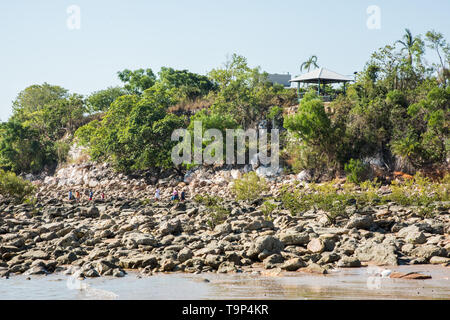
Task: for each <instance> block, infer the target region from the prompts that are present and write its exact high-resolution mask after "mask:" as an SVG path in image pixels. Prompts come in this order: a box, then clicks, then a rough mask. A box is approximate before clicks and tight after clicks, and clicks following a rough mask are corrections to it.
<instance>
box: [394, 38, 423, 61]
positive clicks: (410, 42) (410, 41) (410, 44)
mask: <svg viewBox="0 0 450 320" xmlns="http://www.w3.org/2000/svg"><path fill="white" fill-rule="evenodd" d="M417 41H418V39H417V38H414V37H413V35H412V34H411V31H410V30H409V29H405V34H404V35H403V40H397V41H396V42H395V43H396V44H397V43H399V44H401V45H402V46H403V48H402V49H401V51H402V52H403V51H405V50H406V51H408V63H409V64H410V65H412V56H413V51H414V45H415V44H416V42H417Z"/></svg>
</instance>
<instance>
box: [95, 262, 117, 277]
mask: <svg viewBox="0 0 450 320" xmlns="http://www.w3.org/2000/svg"><path fill="white" fill-rule="evenodd" d="M115 268H117V266H115V265H114V264H113V263H111V262H109V261H107V260H101V261H99V262H97V265H96V267H95V270H97V272H98V273H99V274H100V275H105V274H106V273H107V272H108V271H111V274H112V270H113V269H115Z"/></svg>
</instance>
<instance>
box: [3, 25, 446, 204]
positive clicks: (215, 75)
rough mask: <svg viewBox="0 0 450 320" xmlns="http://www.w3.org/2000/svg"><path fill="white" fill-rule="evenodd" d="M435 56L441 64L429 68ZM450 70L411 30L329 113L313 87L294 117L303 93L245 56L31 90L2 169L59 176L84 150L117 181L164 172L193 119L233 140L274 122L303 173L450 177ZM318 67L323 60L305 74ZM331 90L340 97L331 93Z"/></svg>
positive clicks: (7, 127) (17, 110) (11, 123)
mask: <svg viewBox="0 0 450 320" xmlns="http://www.w3.org/2000/svg"><path fill="white" fill-rule="evenodd" d="M427 48H428V49H430V50H431V52H429V53H430V55H429V56H433V54H434V55H435V56H436V58H437V59H436V61H437V63H433V64H428V63H426V62H425V58H424V57H425V53H426V49H427ZM427 58H428V55H427ZM449 63H450V46H449V45H448V44H447V43H446V41H445V39H444V37H443V36H442V35H441V34H439V33H437V32H434V31H430V32H428V33H427V34H426V35H425V36H415V37H414V36H413V35H412V34H411V32H410V31H409V30H407V31H406V33H405V35H404V37H403V38H402V39H401V40H399V41H397V42H396V43H394V44H391V45H387V46H385V47H384V48H381V49H379V50H378V51H377V52H375V53H374V54H373V55H372V56H371V58H370V60H369V61H368V63H367V65H366V66H365V68H364V70H363V71H361V72H360V73H359V74H358V75H357V79H356V82H355V83H354V84H352V85H351V86H350V87H349V88H348V90H347V92H346V94H341V95H339V97H338V98H337V99H336V100H335V101H333V102H331V103H324V102H323V101H322V99H321V98H320V97H318V96H317V95H316V94H315V92H314V87H310V89H312V90H311V91H309V92H307V93H306V94H305V95H304V97H303V99H302V100H301V103H300V105H299V107H298V111H297V112H296V113H295V114H293V115H290V116H287V115H286V112H285V111H286V109H287V107H291V106H293V105H295V104H297V93H296V90H293V89H285V88H283V87H282V86H281V85H274V84H272V83H270V82H269V81H268V80H267V74H266V73H265V72H262V71H261V69H260V68H251V67H249V65H248V63H247V60H246V59H245V58H244V57H242V56H238V55H233V56H232V57H231V58H230V59H229V61H227V62H226V63H225V64H224V65H223V66H222V67H220V68H217V69H213V70H211V71H210V72H209V73H208V74H207V75H199V74H195V73H191V72H189V71H187V70H174V69H172V68H165V67H163V68H161V70H160V72H158V73H157V74H155V73H154V72H153V70H151V69H138V70H134V71H133V70H123V71H121V72H118V77H119V79H120V80H121V81H122V82H123V86H122V87H109V88H106V89H105V90H100V91H96V92H93V93H92V94H91V95H89V96H87V97H83V96H81V95H78V94H75V93H69V91H68V90H66V89H64V88H61V87H59V86H54V85H50V84H47V83H44V84H43V85H32V86H30V87H28V88H26V89H25V90H23V91H22V92H20V93H19V95H18V97H17V99H16V100H15V101H14V103H13V115H12V116H11V118H10V119H9V120H8V121H7V122H5V123H2V124H1V127H0V166H1V167H2V168H3V169H5V170H11V171H13V172H15V173H18V174H19V173H28V172H39V171H41V170H43V169H45V168H52V167H55V165H56V164H57V163H61V162H63V161H65V160H66V158H67V153H68V151H69V148H70V146H71V145H72V143H73V142H74V141H76V142H77V143H78V144H80V145H83V146H86V147H87V150H88V152H89V155H90V156H91V158H92V159H93V160H95V161H108V162H111V163H112V164H114V166H115V167H116V168H117V169H118V170H120V171H124V172H132V171H136V170H147V169H150V168H161V169H167V168H170V167H172V166H173V164H172V162H171V160H170V153H171V149H172V146H173V145H174V143H175V142H172V141H171V139H170V138H171V134H172V131H173V130H174V129H176V128H180V127H184V128H188V129H189V130H193V128H192V123H193V120H201V121H202V122H203V124H204V129H207V128H217V129H219V130H222V131H224V130H225V129H226V128H242V129H246V128H251V127H252V128H255V127H257V126H258V124H259V123H260V122H261V121H262V120H268V124H269V128H270V126H282V125H283V126H284V128H285V129H287V131H286V132H285V133H284V134H283V135H282V141H281V142H282V147H283V148H284V156H285V157H284V159H285V160H286V163H287V164H289V165H290V166H291V168H292V170H293V171H294V172H299V171H300V170H303V169H310V171H311V172H312V173H313V174H314V176H315V177H324V176H331V177H332V176H333V175H334V174H335V173H337V172H347V174H348V175H349V178H350V180H352V181H353V182H358V183H360V182H362V181H364V180H365V179H367V178H369V177H370V175H368V174H367V172H366V171H367V168H368V167H367V160H368V159H373V158H376V159H379V160H380V161H381V162H382V163H384V164H385V165H386V168H387V169H388V170H391V171H392V170H403V171H411V172H414V171H416V170H418V169H425V168H439V167H445V166H446V165H447V162H446V160H447V158H448V157H449V148H450V142H449V106H450V87H449V86H448V79H449V74H450V73H449ZM314 66H317V57H316V56H312V57H311V58H310V59H309V60H308V61H306V62H305V63H303V64H302V66H301V68H302V70H309V69H310V68H311V67H314ZM302 90H306V89H302ZM326 91H327V92H334V93H336V92H340V90H337V89H336V90H335V89H333V88H332V87H330V86H327V88H326ZM200 109H202V110H201V111H200V112H198V111H199V110H200ZM208 143H209V141H205V142H204V147H206V145H207V144H208ZM268 206H269V205H268Z"/></svg>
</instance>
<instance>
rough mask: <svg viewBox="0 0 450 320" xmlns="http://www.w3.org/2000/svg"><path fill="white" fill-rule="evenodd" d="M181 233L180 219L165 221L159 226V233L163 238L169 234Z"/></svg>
mask: <svg viewBox="0 0 450 320" xmlns="http://www.w3.org/2000/svg"><path fill="white" fill-rule="evenodd" d="M181 231H182V230H181V221H180V220H179V219H172V220H170V221H164V222H162V223H161V224H160V226H159V233H161V235H163V236H165V235H167V234H177V233H180V232H181Z"/></svg>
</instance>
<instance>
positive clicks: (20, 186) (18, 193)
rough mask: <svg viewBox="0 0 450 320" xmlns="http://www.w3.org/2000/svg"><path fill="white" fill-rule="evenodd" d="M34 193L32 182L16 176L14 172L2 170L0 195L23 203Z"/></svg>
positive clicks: (0, 174)
mask: <svg viewBox="0 0 450 320" xmlns="http://www.w3.org/2000/svg"><path fill="white" fill-rule="evenodd" d="M33 191H34V186H33V185H32V184H31V182H29V181H27V180H24V179H22V178H21V177H18V176H16V174H15V173H14V172H10V171H6V172H5V171H3V170H0V193H1V194H2V195H3V196H5V197H7V198H12V199H13V200H14V201H15V202H17V203H21V202H24V201H25V200H26V198H27V197H29V196H30V195H31V194H32V193H33Z"/></svg>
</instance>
